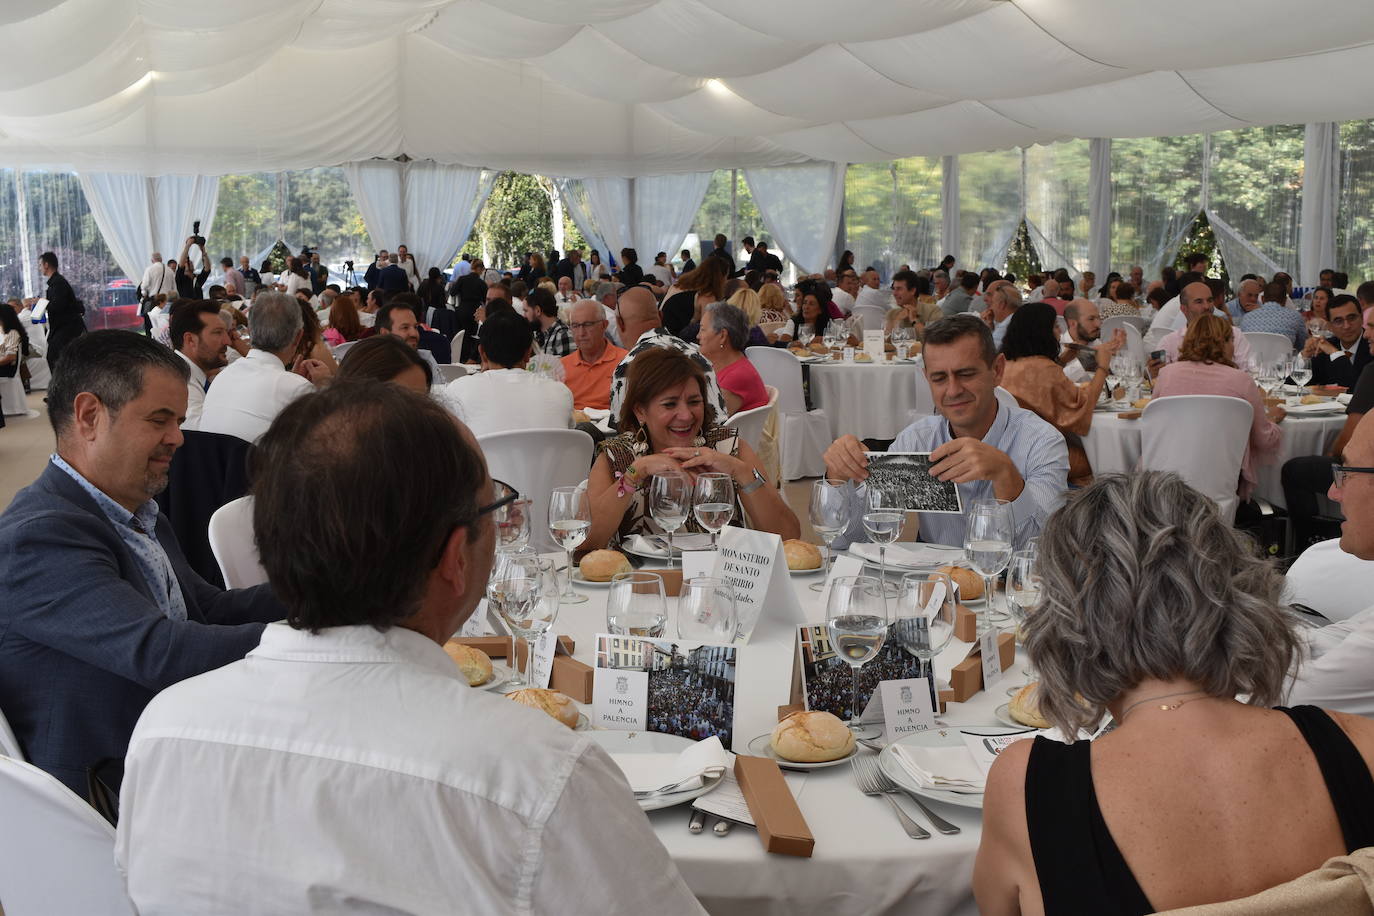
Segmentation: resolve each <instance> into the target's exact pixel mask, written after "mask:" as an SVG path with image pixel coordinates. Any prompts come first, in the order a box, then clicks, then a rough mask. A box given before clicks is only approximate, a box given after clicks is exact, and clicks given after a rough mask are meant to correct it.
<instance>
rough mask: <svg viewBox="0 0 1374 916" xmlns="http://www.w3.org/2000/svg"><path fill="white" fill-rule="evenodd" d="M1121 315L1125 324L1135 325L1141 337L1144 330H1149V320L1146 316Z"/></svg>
mask: <svg viewBox="0 0 1374 916" xmlns="http://www.w3.org/2000/svg"><path fill="white" fill-rule="evenodd" d="M1122 317H1123V318H1124V319H1126V323H1127V324H1133V325H1135V328H1136V330H1137V331H1139V332H1140V334H1141V336H1142V337H1143V336H1144V335H1145V332H1146V331H1148V330H1150V320H1149V319H1148V318H1141V317H1140V316H1139V315H1123V316H1122Z"/></svg>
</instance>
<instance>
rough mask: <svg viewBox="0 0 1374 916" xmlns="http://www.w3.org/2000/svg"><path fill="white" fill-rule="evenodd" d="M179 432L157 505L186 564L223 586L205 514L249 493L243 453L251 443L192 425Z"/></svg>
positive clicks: (210, 580) (246, 468) (246, 456)
mask: <svg viewBox="0 0 1374 916" xmlns="http://www.w3.org/2000/svg"><path fill="white" fill-rule="evenodd" d="M182 436H183V437H185V438H184V441H183V442H182V443H181V448H179V449H177V450H176V454H175V455H173V456H172V466H171V467H170V468H169V469H168V471H167V488H166V489H165V490H163V491H162V492H161V493H159V494H158V495H157V507H158V510H159V511H161V512H162V514H163V515H165V516H166V517H167V520H168V522H169V523H170V524H171V526H172V532H173V533H174V534H175V535H176V539H177V545H178V546H179V547H180V548H181V551H182V554H183V555H184V556H185V557H186V560H187V562H188V563H190V565H191V568H192V569H194V570H195V571H196V573H197V574H199V575H200V577H201V578H202V579H204V580H205V581H206V582H208V583H210V584H211V585H213V586H215V587H216V588H224V576H223V575H222V574H221V573H220V570H219V563H218V562H217V561H216V560H215V554H214V552H213V551H212V550H211V549H210V535H209V526H210V516H212V515H214V514H215V510H216V509H218V508H219V507H220V506H222V505H224V504H225V503H227V502H229V501H230V500H233V499H238V498H239V497H240V496H242V495H243V494H245V493H247V492H248V453H249V452H250V451H251V450H252V448H253V445H252V443H250V442H245V441H244V440H242V439H240V438H239V437H238V436H227V435H224V434H221V433H203V432H200V431H199V430H193V429H188V430H185V431H183V432H182Z"/></svg>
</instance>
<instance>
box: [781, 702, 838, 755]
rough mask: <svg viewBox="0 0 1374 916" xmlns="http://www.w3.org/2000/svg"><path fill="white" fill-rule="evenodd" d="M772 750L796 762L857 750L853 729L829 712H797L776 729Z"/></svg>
mask: <svg viewBox="0 0 1374 916" xmlns="http://www.w3.org/2000/svg"><path fill="white" fill-rule="evenodd" d="M771 743H772V746H773V753H775V754H777V755H778V756H779V757H781V758H782V759H784V760H794V761H796V762H797V763H823V762H824V761H827V760H839V759H840V758H841V757H848V756H849V755H850V754H851V753H853V752H854V733H853V732H851V731H850V730H849V728H848V726H846V725H845V724H844V723H843V722H841V721H840V720H839V719H838V718H836V717H835V716H833V715H831V714H830V713H828V712H821V711H819V710H809V711H802V712H794V713H792V714H791V715H789V716H788V717H787V718H785V719H783V720H782V721H781V722H779V723H778V724H777V726H776V727H775V728H774V729H773V737H772V739H771Z"/></svg>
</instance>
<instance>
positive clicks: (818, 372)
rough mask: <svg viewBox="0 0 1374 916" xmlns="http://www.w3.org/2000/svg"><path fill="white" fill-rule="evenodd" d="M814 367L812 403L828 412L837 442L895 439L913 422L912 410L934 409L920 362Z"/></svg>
mask: <svg viewBox="0 0 1374 916" xmlns="http://www.w3.org/2000/svg"><path fill="white" fill-rule="evenodd" d="M808 369H809V372H808V374H809V376H810V379H811V405H812V406H813V407H820V408H824V410H825V415H826V418H827V419H828V420H829V421H830V437H831V439H838V438H839V437H840V436H844V435H854V436H858V437H859V438H860V439H895V438H896V437H897V434H898V433H899V432H901V431H902V430H903V429H905V428H906V427H907V426H909V425H910V424H911V417H910V416H909V415H910V413H911V412H912V411H918V412H919V413H921V414H928V413H931V412H932V410H933V409H934V406H933V402H932V401H931V399H930V389H929V387H928V386H927V385H926V384H925V380H924V379H923V378H921V364H920V362H919V361H917V362H910V363H897V362H892V363H889V362H886V361H883V362H876V363H853V362H828V363H812V364H809V365H808ZM918 381H919V382H920V383H921V385H920V388H921V390H920V391H918V390H917V382H918Z"/></svg>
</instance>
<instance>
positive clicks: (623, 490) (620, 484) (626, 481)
mask: <svg viewBox="0 0 1374 916" xmlns="http://www.w3.org/2000/svg"><path fill="white" fill-rule="evenodd" d="M638 473H639V472H638V471H636V470H635V466H634V465H633V464H632V465H630V466H629V467H628V468H626V469H625V470H624V471H616V472H615V495H616V496H620V497H625V496H629V495H630V494H631V493H633V492H635V491H636V490H638V489H639V483H638V482H637V481H636V480H635V477H636V476H638Z"/></svg>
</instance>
